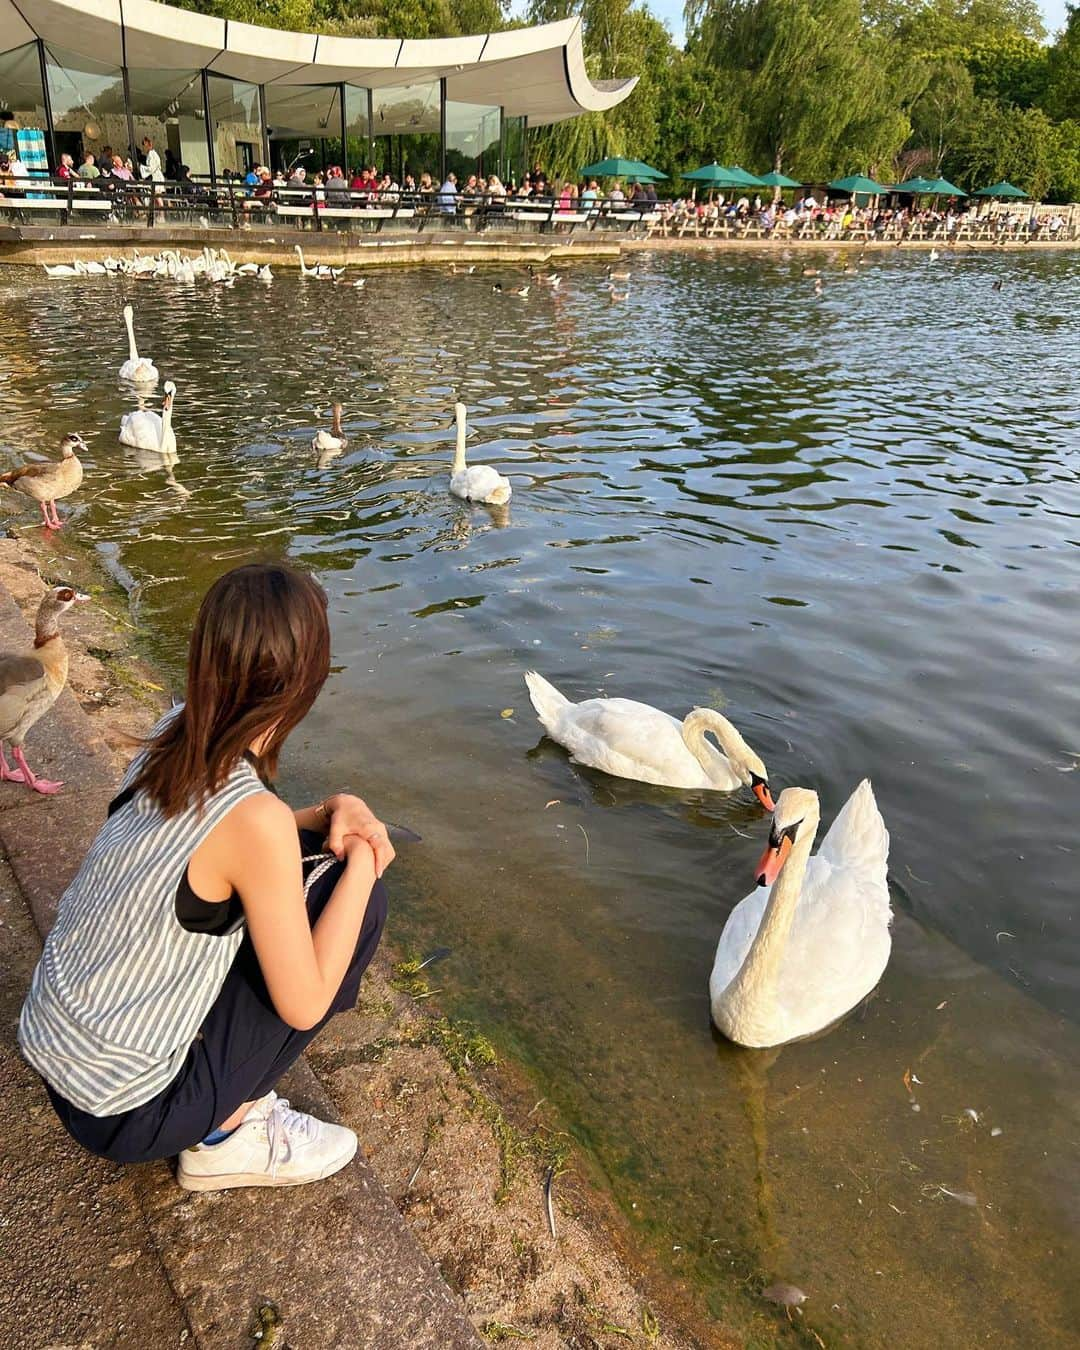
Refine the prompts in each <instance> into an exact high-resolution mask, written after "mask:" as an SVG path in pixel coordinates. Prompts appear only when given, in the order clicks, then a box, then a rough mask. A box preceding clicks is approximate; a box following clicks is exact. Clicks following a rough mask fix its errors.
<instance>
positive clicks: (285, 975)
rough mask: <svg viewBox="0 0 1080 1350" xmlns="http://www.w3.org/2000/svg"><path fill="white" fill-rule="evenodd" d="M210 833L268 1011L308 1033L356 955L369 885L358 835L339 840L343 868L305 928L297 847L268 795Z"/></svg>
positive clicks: (286, 814) (292, 827) (365, 847)
mask: <svg viewBox="0 0 1080 1350" xmlns="http://www.w3.org/2000/svg"><path fill="white" fill-rule="evenodd" d="M219 832H221V833H220V834H219ZM213 835H215V836H218V837H217V838H215V839H214V840H213V843H214V846H215V848H214V852H215V854H216V855H217V856H218V857H221V858H223V859H224V860H225V862H224V866H223V875H224V878H225V879H226V880H227V881H228V882H229V883H230V884H231V885H232V886H234V887H235V888H236V890H237V891H238V892H239V894H240V899H241V901H242V903H243V906H244V915H245V918H246V919H247V925H248V932H249V933H250V935H251V940H252V943H253V944H254V946H255V955H256V956H257V957H258V959H259V966H260V969H261V970H262V974H263V978H264V979H265V980H266V987H267V989H268V990H269V991H270V997H271V999H272V1000H273V1003H274V1008H275V1009H276V1010H277V1013H278V1015H279V1016H280V1017H281V1018H282V1020H283V1021H285V1022H288V1024H289V1025H290V1026H292V1027H295V1028H296V1029H297V1030H298V1031H307V1030H309V1029H310V1028H311V1027H313V1026H315V1025H316V1024H317V1023H318V1022H320V1021H321V1020H322V1018H323V1017H324V1016H325V1015H326V1012H327V1009H328V1008H329V1007H330V1004H331V1002H332V1000H333V998H334V996H335V994H336V993H337V991H338V989H339V988H340V987H341V981H342V980H343V979H344V978H345V972H346V970H347V969H348V966H349V962H350V960H351V959H352V956H353V952H354V951H355V950H356V943H357V941H358V939H359V937H360V929H361V928H362V927H363V923H364V915H365V914H366V912H367V905H368V900H369V898H370V896H371V888H372V886H373V885H374V884H375V855H374V853H373V851H372V849H371V847H370V845H369V844H367V843H366V841H364V840H363V839H360V838H359V837H358V836H355V835H350V836H348V837H347V838H346V839H345V840H344V841H343V846H342V849H343V853H344V856H345V860H346V861H345V870H344V871H343V873H342V875H341V880H340V881H339V882H338V884H337V885H336V886H335V887H334V892H333V894H332V895H331V897H330V899H329V901H328V902H327V904H326V907H325V909H324V910H323V912H322V914H321V915H320V917H319V920H318V922H317V923H316V924H315V927H314V928H311V927H310V926H309V923H308V914H307V907H306V905H305V903H304V883H303V872H302V869H301V864H300V842H299V839H298V838H297V834H296V824H295V820H294V817H293V813H292V811H290V809H289V808H288V806H286V805H285V803H284V802H281V801H279V800H278V799H277V798H276V797H273V796H271V795H270V794H269V793H267V794H259V795H258V796H256V797H249V798H247V799H246V800H245V801H243V802H241V803H240V805H239V806H237V807H235V808H234V809H233V810H232V811H230V812H229V814H228V816H227V817H226V818H225V820H224V821H222V823H221V825H220V826H218V828H217V829H216V830H214V831H213ZM209 842H210V840H207V843H209ZM204 847H205V845H204Z"/></svg>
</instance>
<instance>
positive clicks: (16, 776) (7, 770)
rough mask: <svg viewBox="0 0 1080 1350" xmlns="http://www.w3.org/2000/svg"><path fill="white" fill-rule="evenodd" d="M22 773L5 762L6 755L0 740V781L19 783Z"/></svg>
mask: <svg viewBox="0 0 1080 1350" xmlns="http://www.w3.org/2000/svg"><path fill="white" fill-rule="evenodd" d="M22 781H23V776H22V774H21V773H20V772H19V771H18V769H13V768H12V767H11V765H10V764H9V763H8V762H7V755H5V754H4V743H3V741H0V783H21V782H22Z"/></svg>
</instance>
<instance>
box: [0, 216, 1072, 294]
mask: <svg viewBox="0 0 1080 1350" xmlns="http://www.w3.org/2000/svg"><path fill="white" fill-rule="evenodd" d="M297 244H299V245H300V246H301V248H302V249H303V250H304V253H305V256H307V257H309V258H311V259H316V260H317V261H318V262H320V263H323V264H326V265H329V266H333V267H356V268H362V269H365V270H367V269H371V270H377V269H381V268H387V267H390V268H398V267H423V266H437V265H440V264H460V263H463V262H467V263H468V264H470V265H472V264H476V265H491V266H499V265H504V264H508V263H510V264H513V263H517V264H526V265H527V264H538V265H543V266H549V265H551V266H555V265H557V266H559V267H563V266H566V265H568V264H575V263H587V262H611V261H612V260H613V259H617V258H619V257H621V256H623V255H625V254H628V253H642V252H649V251H656V252H662V253H706V254H707V253H746V252H751V253H755V252H756V253H762V254H773V253H778V254H784V253H788V252H792V253H810V254H814V253H825V254H829V253H838V252H846V251H849V250H857V251H858V252H860V253H865V254H866V255H868V256H874V255H884V254H887V253H894V252H897V251H903V252H915V253H928V252H930V251H931V250H933V249H936V250H937V251H938V252H939V253H941V254H942V255H943V256H946V255H955V254H960V253H973V254H974V253H989V254H1001V253H1045V254H1057V253H1061V252H1066V251H1069V250H1074V249H1080V239H1062V240H1050V239H1035V240H1026V239H1016V240H1007V241H1004V242H999V241H995V240H985V239H979V240H975V239H967V240H962V241H958V242H952V243H949V242H947V241H945V240H942V239H910V240H903V241H899V242H898V241H896V240H892V239H889V240H880V239H870V240H861V239H820V238H816V239H801V238H798V239H762V238H754V239H750V238H740V239H734V238H729V237H722V238H711V239H705V238H701V237H698V236H687V237H685V238H673V237H671V236H668V237H667V238H662V237H660V236H658V235H653V236H651V237H648V236H644V235H638V236H633V235H629V234H624V233H623V232H621V231H619V232H616V231H610V232H608V231H604V232H595V231H590V232H589V233H587V234H568V235H559V234H513V235H500V234H498V233H496V232H495V231H486V232H485V233H483V234H470V233H467V232H465V231H460V232H458V233H457V234H456V236H453V237H449V238H447V237H446V236H445V232H444V234H443V237H441V238H439V239H424V238H422V237H420V236H416V235H406V236H404V237H400V236H397V235H393V236H391V235H381V234H380V235H344V234H338V233H335V232H332V231H329V230H327V231H314V230H292V231H286V232H284V233H282V232H281V231H280V230H279V231H273V230H270V229H265V228H263V229H256V228H252V229H250V230H228V229H209V230H204V229H193V230H167V229H165V228H164V227H158V228H140V229H134V228H126V227H119V226H118V227H115V228H113V229H110V230H97V231H94V230H77V229H74V228H71V227H63V226H59V227H57V228H56V229H54V230H48V229H45V228H42V227H40V226H37V227H34V226H28V227H25V228H21V227H11V226H7V227H5V226H0V267H3V266H12V267H23V266H29V267H33V266H43V265H45V264H46V263H47V264H49V265H52V264H55V263H60V262H102V261H103V260H105V259H106V258H110V257H113V256H116V255H117V254H120V255H124V254H131V253H133V252H135V251H141V252H147V251H148V250H149V251H150V252H151V253H157V252H159V251H160V250H161V249H165V248H169V249H177V250H187V251H189V252H196V253H198V252H200V251H201V250H202V249H203V248H204V247H209V248H214V249H224V250H225V251H226V252H227V253H228V254H229V256H230V257H231V258H232V260H233V261H234V262H235V263H237V264H243V263H256V264H258V265H260V266H262V265H263V264H270V265H272V266H273V267H277V268H280V269H283V270H284V269H288V270H298V268H299V263H298V261H297V259H296V255H295V252H294V248H295V245H297ZM70 280H73V281H76V282H80V281H82V280H83V278H81V277H73V278H70Z"/></svg>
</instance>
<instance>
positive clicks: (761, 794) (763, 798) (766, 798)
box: [750, 778, 776, 811]
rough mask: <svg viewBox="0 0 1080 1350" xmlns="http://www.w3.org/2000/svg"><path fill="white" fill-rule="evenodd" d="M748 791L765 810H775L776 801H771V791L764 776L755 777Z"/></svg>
mask: <svg viewBox="0 0 1080 1350" xmlns="http://www.w3.org/2000/svg"><path fill="white" fill-rule="evenodd" d="M750 791H751V792H752V793H753V794H754V796H755V797H756V798H757V799H758V801H759V802H760V803H761V804H762V806H763V807H764V808H765V810H766V811H775V810H776V802H774V801H773V795H772V791H771V790H770V788H769V785H768V783H766V781H765V779H764V778H755V779H754V781H753V783H751V785H750Z"/></svg>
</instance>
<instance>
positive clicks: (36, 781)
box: [11, 745, 64, 797]
mask: <svg viewBox="0 0 1080 1350" xmlns="http://www.w3.org/2000/svg"><path fill="white" fill-rule="evenodd" d="M11 753H12V755H13V756H14V758H15V763H16V764H17V765H18V766H19V768H20V769H21V770H22V781H23V782H24V783H25V784H26V786H27V787H29V788H33V789H34V791H35V792H40V793H41V794H42V795H43V796H46V797H51V796H52V795H53V794H54V793H56V792H59V791H60V789H61V788H62V787H63V786H64V785H63V783H50V782H49V780H48V779H47V778H38V777H36V775H35V774H34V771H33V769H31V767H30V765H29V764H27V762H26V756H25V755H24V754H23V750H22V746H21V745H13V746H12V747H11Z"/></svg>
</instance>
